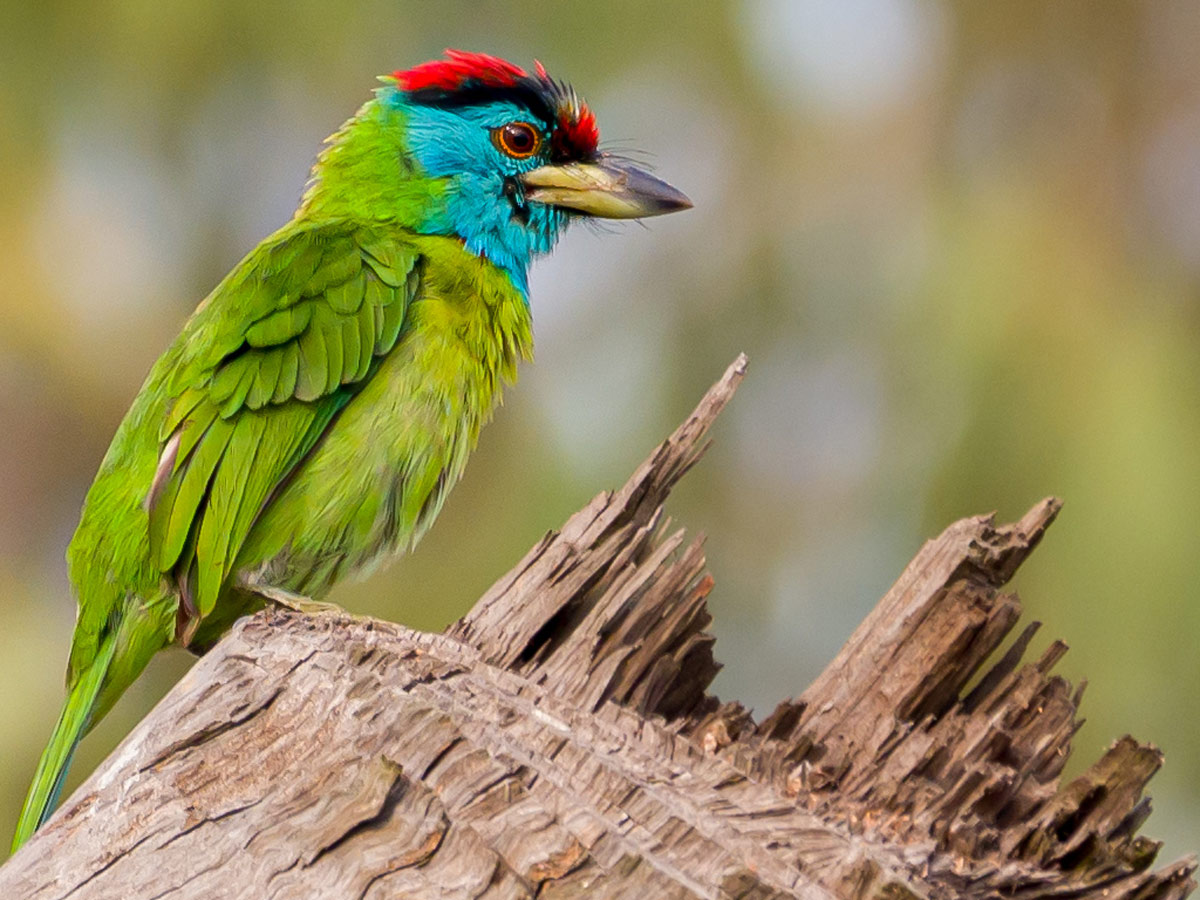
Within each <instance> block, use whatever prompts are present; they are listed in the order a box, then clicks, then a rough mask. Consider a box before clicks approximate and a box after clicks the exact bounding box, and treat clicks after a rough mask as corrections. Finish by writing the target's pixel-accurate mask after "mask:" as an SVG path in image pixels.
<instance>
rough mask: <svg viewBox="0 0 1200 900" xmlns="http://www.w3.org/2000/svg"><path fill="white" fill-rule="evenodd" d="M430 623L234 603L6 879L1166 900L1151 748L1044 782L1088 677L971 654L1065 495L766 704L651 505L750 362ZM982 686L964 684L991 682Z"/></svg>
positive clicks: (900, 600)
mask: <svg viewBox="0 0 1200 900" xmlns="http://www.w3.org/2000/svg"><path fill="white" fill-rule="evenodd" d="M744 366H745V361H744V360H742V359H739V360H738V361H737V362H736V363H735V364H734V365H733V366H732V367H731V368H730V370H729V371H728V372H727V373H726V375H725V377H724V378H723V379H722V380H721V381H720V382H719V383H718V384H717V385H716V386H714V388H713V390H712V391H710V392H709V394H708V396H706V398H705V400H704V401H703V402H702V404H701V405H700V407H698V409H697V410H696V412H695V413H694V414H693V415H692V417H691V418H689V419H688V421H687V422H685V423H684V425H683V426H682V427H681V428H680V429H679V430H678V431H676V433H675V434H674V435H672V437H671V438H670V439H669V440H668V441H666V442H665V443H664V444H663V445H662V446H660V447H659V448H658V450H656V451H655V453H654V454H653V455H652V456H651V458H650V459H648V460H647V461H646V462H645V463H644V464H643V465H642V466H641V467H640V468H639V469H638V470H637V472H636V473H635V474H634V476H633V477H632V478H631V479H630V481H629V483H628V484H626V485H625V487H623V488H622V489H621V490H619V491H617V492H615V493H613V494H607V493H606V494H601V495H600V496H598V497H597V498H596V499H595V500H593V501H592V502H591V503H590V504H588V506H587V507H585V508H584V509H583V510H581V511H580V512H579V513H576V514H575V515H574V516H573V517H571V519H570V520H569V521H568V522H567V523H566V525H565V526H564V527H563V529H562V530H561V531H560V532H557V533H553V534H550V535H548V536H547V537H546V538H545V539H543V540H542V541H541V542H539V543H538V545H537V546H536V547H534V548H533V549H532V550H531V551H530V553H529V554H528V555H527V556H526V557H525V559H523V560H522V561H521V562H520V563H519V564H518V565H517V566H516V568H514V569H513V571H512V572H510V573H509V574H508V575H506V576H505V577H504V578H502V579H501V580H500V581H499V582H497V583H496V585H495V586H494V587H493V588H492V589H491V590H490V591H489V592H488V593H487V594H486V595H485V596H484V597H483V598H482V599H481V600H480V601H479V602H478V603H477V604H476V606H475V608H474V609H473V610H472V611H471V613H470V614H469V615H467V616H466V617H465V618H464V619H463V620H461V621H460V622H459V623H457V624H456V625H455V626H454V627H452V628H451V629H450V630H449V631H448V632H447V633H446V634H441V635H431V634H421V633H418V632H414V631H412V630H410V629H406V628H404V627H402V626H399V625H394V624H391V623H386V622H379V621H374V620H369V619H359V618H352V617H349V616H318V617H305V616H301V615H297V614H294V613H288V612H269V613H263V614H260V615H257V616H255V617H253V618H251V619H247V620H244V621H242V622H240V623H239V624H238V625H237V626H236V627H235V628H234V630H233V632H232V633H231V634H230V635H229V636H228V637H227V638H226V639H225V640H223V641H222V642H221V643H220V644H219V645H218V646H217V647H216V648H215V649H214V650H213V651H212V652H210V653H209V654H208V655H207V656H206V657H205V658H204V659H202V660H201V661H200V662H198V663H197V665H196V666H195V667H194V668H193V669H192V671H191V672H190V673H189V674H188V675H187V676H186V677H185V678H184V679H183V680H182V681H181V682H180V683H179V684H178V685H177V686H176V687H175V688H174V689H173V690H172V691H171V692H170V694H168V695H167V697H166V698H165V699H164V700H163V701H162V702H161V703H160V704H159V705H158V706H157V707H156V708H155V709H154V711H153V712H151V714H150V715H149V716H148V717H147V718H146V719H145V721H143V722H142V723H141V724H140V725H139V726H138V728H137V729H136V730H135V731H134V732H133V733H132V734H131V735H130V736H129V737H128V738H127V739H126V740H125V741H124V742H123V743H122V744H121V746H120V747H119V748H118V749H117V750H116V751H115V752H114V754H113V755H112V756H111V757H110V758H109V759H108V760H107V761H106V762H105V763H104V764H103V765H102V766H101V767H100V769H99V770H97V772H96V773H95V774H93V775H92V776H91V777H90V778H89V779H88V780H87V781H86V782H85V783H84V784H83V786H82V787H80V789H79V790H78V791H76V793H75V794H74V795H73V796H72V797H71V798H70V799H69V800H68V801H67V803H66V804H64V806H63V808H62V809H61V810H60V811H59V812H58V813H57V814H56V815H55V816H54V817H53V818H52V819H51V821H50V822H49V823H48V824H47V825H46V827H45V828H44V829H43V830H42V831H40V832H39V833H38V834H37V835H36V836H35V837H34V838H33V839H32V840H31V841H30V842H29V843H28V844H26V846H25V847H24V848H23V849H22V850H21V851H20V852H19V853H18V854H17V855H16V856H15V857H14V858H13V859H12V860H11V861H10V862H8V863H7V864H6V865H5V866H4V867H3V868H0V897H5V898H7V897H14V898H16V897H29V898H66V897H73V898H78V900H84V898H100V897H112V898H142V897H147V898H148V897H163V898H193V897H196V898H199V897H204V898H212V897H241V896H244V897H255V898H260V897H263V898H266V897H278V898H291V897H295V898H300V897H321V898H341V897H365V898H382V897H412V898H440V897H488V898H509V897H513V898H516V897H534V896H536V897H541V898H555V900H557V898H571V897H585V896H586V897H593V898H621V897H634V898H660V897H661V898H696V897H712V898H717V897H720V898H755V900H757V898H780V897H806V898H808V897H811V898H830V897H893V898H903V897H910V898H916V897H931V898H932V897H1022V898H1033V897H1095V898H1100V897H1104V898H1138V900H1150V898H1162V900H1167V898H1180V897H1183V896H1185V895H1186V894H1187V893H1188V892H1189V891H1190V889H1191V887H1192V886H1193V885H1192V881H1191V874H1192V872H1193V869H1194V862H1193V861H1191V860H1185V861H1182V862H1179V863H1176V864H1175V865H1173V866H1170V867H1167V868H1166V869H1161V870H1159V871H1151V869H1150V866H1151V864H1152V862H1153V860H1154V856H1155V853H1156V851H1157V849H1158V846H1157V845H1156V844H1155V843H1153V842H1152V841H1148V840H1147V839H1145V838H1141V837H1139V836H1137V830H1138V828H1139V826H1140V825H1141V823H1142V821H1143V820H1144V819H1145V817H1146V815H1147V814H1148V812H1149V805H1148V803H1147V801H1146V800H1145V799H1144V798H1143V797H1142V790H1143V788H1144V786H1145V784H1146V782H1147V780H1148V779H1149V778H1150V776H1151V775H1152V774H1153V772H1154V771H1155V770H1156V769H1157V768H1158V766H1159V764H1160V762H1161V757H1160V754H1159V753H1158V751H1157V750H1155V749H1153V748H1150V747H1146V746H1143V745H1140V744H1138V743H1137V742H1135V741H1133V740H1132V739H1130V738H1125V739H1122V740H1121V741H1119V742H1117V744H1115V745H1114V746H1113V748H1112V749H1111V750H1110V751H1109V753H1108V754H1106V755H1105V757H1104V758H1103V759H1101V760H1100V761H1099V762H1098V763H1097V764H1096V765H1095V766H1093V767H1092V768H1091V769H1090V770H1088V772H1087V773H1086V774H1085V775H1083V776H1081V777H1080V778H1078V779H1075V780H1074V781H1072V782H1071V783H1069V784H1066V785H1061V784H1060V783H1059V781H1058V776H1059V773H1060V772H1061V770H1062V766H1063V763H1064V762H1065V760H1066V757H1067V754H1068V752H1069V740H1070V737H1071V735H1072V734H1073V733H1074V731H1075V729H1076V728H1077V724H1078V723H1077V719H1076V707H1077V704H1078V700H1079V692H1078V691H1074V692H1073V691H1072V689H1071V687H1070V686H1069V685H1068V684H1067V683H1066V682H1065V681H1064V680H1063V679H1061V678H1059V677H1057V676H1053V675H1051V674H1050V670H1051V668H1052V666H1053V665H1054V663H1055V662H1056V661H1057V659H1058V658H1059V657H1060V656H1061V655H1062V652H1063V651H1064V649H1065V648H1064V647H1063V645H1061V644H1058V643H1054V644H1051V646H1050V648H1049V649H1048V650H1047V651H1045V653H1043V655H1042V657H1041V658H1040V659H1039V660H1038V661H1037V662H1034V663H1022V657H1023V655H1024V653H1025V651H1026V649H1027V647H1028V644H1029V642H1030V638H1031V637H1032V634H1033V631H1034V628H1035V626H1030V627H1028V628H1026V629H1025V630H1024V631H1023V632H1022V633H1021V634H1020V635H1019V636H1018V637H1017V639H1016V640H1015V641H1014V642H1013V643H1012V644H1011V646H1010V647H1009V649H1008V650H1007V651H1006V652H1004V653H1003V654H1001V655H1000V656H999V658H998V659H996V660H995V661H993V662H990V663H989V661H990V660H992V659H993V657H994V656H995V654H996V653H997V651H998V650H999V648H1000V645H1001V643H1002V642H1003V641H1004V639H1005V637H1006V636H1007V635H1008V634H1009V633H1010V631H1011V630H1012V629H1013V628H1014V627H1015V625H1016V623H1017V620H1018V618H1019V616H1020V604H1019V602H1018V600H1017V598H1016V597H1015V596H1014V595H1012V594H1006V593H1002V592H1001V591H1000V588H1001V587H1002V585H1003V584H1004V583H1005V582H1006V581H1007V580H1008V579H1009V578H1010V577H1011V576H1012V574H1013V572H1014V571H1015V570H1016V568H1017V566H1019V565H1020V563H1021V561H1022V560H1023V559H1024V558H1025V556H1026V555H1027V554H1028V553H1029V552H1030V551H1031V550H1032V549H1033V547H1034V546H1035V545H1036V544H1037V542H1038V540H1039V539H1040V537H1041V535H1042V533H1043V531H1044V529H1045V528H1046V527H1047V526H1048V525H1049V523H1050V522H1051V521H1052V520H1053V518H1054V515H1055V513H1056V512H1057V510H1058V503H1057V501H1054V500H1047V501H1043V502H1042V503H1040V504H1038V505H1037V506H1035V507H1034V508H1033V509H1032V510H1031V511H1030V512H1029V513H1028V514H1027V515H1026V516H1025V518H1024V519H1022V520H1021V521H1020V522H1018V523H1016V524H1015V525H1009V526H997V525H995V524H994V523H993V521H992V520H991V518H989V517H980V518H973V519H966V520H963V521H961V522H958V523H956V524H955V525H952V526H951V527H950V528H948V529H947V530H946V531H945V532H944V533H943V534H942V535H941V536H939V537H938V538H936V539H935V540H932V541H930V542H929V543H927V544H926V545H925V547H923V548H922V549H921V551H920V553H918V555H917V557H916V558H915V559H914V560H913V562H912V563H911V564H910V565H909V566H908V568H907V569H906V570H905V572H904V573H903V574H902V575H901V577H900V579H899V580H898V581H897V582H896V584H895V586H894V587H893V588H892V589H891V591H889V592H888V594H887V596H886V597H884V599H883V601H882V602H881V603H880V605H879V606H878V607H877V608H876V610H875V611H874V612H873V613H872V614H871V615H870V616H869V617H868V618H867V620H866V621H865V622H864V623H863V624H862V626H861V627H860V628H859V629H858V631H856V632H855V634H854V635H853V636H852V637H851V639H850V640H849V641H848V642H847V644H846V646H845V647H844V648H843V650H842V651H841V653H839V654H838V656H837V658H836V659H835V660H834V661H833V662H832V663H831V664H830V666H829V667H828V669H826V671H825V672H824V673H823V674H822V675H821V677H820V678H818V679H817V681H816V682H814V684H813V685H812V686H811V687H809V689H808V690H806V691H805V692H804V693H803V694H801V695H800V697H799V698H798V699H796V700H793V701H787V702H785V703H783V704H781V705H780V706H779V708H778V709H777V710H776V711H775V712H774V713H772V714H771V715H770V716H768V717H767V718H766V719H765V720H764V721H763V722H761V723H758V724H756V723H755V722H754V721H753V720H752V719H751V717H750V716H749V715H748V714H747V713H746V711H745V710H744V709H742V708H741V707H740V706H739V705H737V704H725V705H720V704H718V702H717V701H716V700H715V699H714V698H712V697H711V696H709V695H708V694H707V690H706V689H707V686H708V684H709V682H710V681H711V679H712V677H713V675H714V674H715V673H716V671H717V664H716V662H715V661H714V659H713V655H712V638H711V636H709V635H708V634H707V633H706V632H705V631H704V629H705V628H706V626H707V625H708V623H709V616H708V613H707V611H706V609H705V605H704V598H705V596H706V595H707V593H708V592H709V590H710V589H711V587H712V579H711V578H710V577H709V576H708V575H707V574H706V573H705V571H704V557H703V553H702V551H701V544H700V541H698V540H697V541H691V542H686V541H685V539H684V535H683V532H682V531H678V530H672V529H671V528H669V527H668V523H667V522H666V520H665V519H664V517H663V513H662V503H663V501H664V499H665V498H666V496H667V493H668V492H669V490H670V489H671V487H672V485H673V484H674V483H675V482H676V481H677V480H678V478H679V477H680V476H681V475H682V474H683V473H684V472H685V471H686V470H687V469H688V468H689V467H690V466H691V465H692V464H693V463H694V462H695V460H696V459H697V458H698V457H699V455H700V453H701V452H702V450H703V441H704V436H705V433H706V431H707V429H708V427H709V425H710V424H711V423H712V421H713V419H714V418H715V417H716V415H717V413H719V411H720V409H721V408H722V407H723V406H724V404H725V403H726V402H727V401H728V399H729V397H730V396H731V395H732V393H733V390H734V388H735V387H736V385H737V382H738V381H739V380H740V378H741V375H742V372H743V370H744ZM980 672H982V673H983V674H982V675H980V674H979V673H980Z"/></svg>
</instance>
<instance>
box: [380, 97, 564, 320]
mask: <svg viewBox="0 0 1200 900" xmlns="http://www.w3.org/2000/svg"><path fill="white" fill-rule="evenodd" d="M379 101H380V105H381V106H382V107H384V108H386V109H390V110H393V111H396V112H399V113H400V114H401V115H402V117H403V122H404V135H405V143H406V144H407V146H408V149H409V152H410V153H411V154H412V157H413V160H414V161H415V162H416V164H417V165H418V166H419V167H420V169H421V170H423V173H424V174H425V175H426V176H428V177H431V178H437V179H444V181H445V192H444V193H443V195H442V197H443V202H441V203H438V204H435V205H434V206H433V207H432V208H431V209H430V210H429V211H428V213H427V215H426V217H425V219H424V221H422V222H419V223H417V224H416V228H417V230H418V231H420V232H421V233H422V234H444V235H455V236H457V237H458V238H459V239H461V240H462V242H463V245H464V246H465V247H466V249H467V250H469V251H470V252H472V253H474V254H476V255H477V256H480V257H482V258H484V259H487V260H488V261H489V262H491V263H492V264H494V265H496V266H499V267H500V268H501V269H503V270H504V271H505V272H507V273H508V275H509V276H510V277H511V278H512V280H513V284H514V285H516V287H517V289H518V290H519V291H520V292H521V294H522V295H523V296H524V297H525V298H526V301H528V297H529V275H528V271H529V263H530V261H531V260H532V258H533V257H534V255H535V254H539V253H546V252H548V251H549V250H550V249H551V248H552V247H553V246H554V244H555V242H556V241H557V240H558V237H559V235H560V234H561V232H562V230H563V229H564V228H565V227H566V224H567V219H568V217H567V214H566V213H564V212H563V211H562V210H560V209H556V208H555V207H552V206H547V205H545V204H542V203H532V204H529V205H528V206H524V207H522V208H521V210H520V212H518V210H517V209H516V208H515V207H514V205H513V201H512V200H510V198H509V196H508V195H507V194H506V193H505V191H506V186H507V190H508V191H510V192H511V191H514V190H515V191H516V192H517V197H518V199H521V197H520V190H521V189H520V185H519V183H518V182H516V180H515V179H516V176H518V175H520V174H521V173H522V172H526V171H529V170H531V169H535V168H537V167H538V166H539V165H542V164H544V163H545V162H546V160H545V159H544V158H539V157H537V156H534V157H532V158H530V159H525V160H517V159H512V158H510V157H508V156H507V155H505V154H503V153H501V152H500V151H499V150H498V149H496V147H495V146H494V145H493V144H492V139H491V129H493V128H496V127H499V126H501V125H503V124H505V123H506V122H511V121H513V120H524V121H530V122H533V123H534V124H536V125H538V126H539V127H540V128H543V129H544V128H546V123H545V122H540V121H538V120H537V119H536V118H535V117H534V116H532V115H531V114H530V112H529V110H527V109H525V108H524V107H521V106H518V105H516V104H514V103H511V102H509V101H506V100H505V101H496V102H494V103H488V104H483V105H479V106H461V107H451V108H442V107H438V106H428V105H424V104H418V103H409V102H407V99H406V97H405V95H404V93H403V92H402V91H400V90H398V89H395V88H384V89H382V90H380V92H379Z"/></svg>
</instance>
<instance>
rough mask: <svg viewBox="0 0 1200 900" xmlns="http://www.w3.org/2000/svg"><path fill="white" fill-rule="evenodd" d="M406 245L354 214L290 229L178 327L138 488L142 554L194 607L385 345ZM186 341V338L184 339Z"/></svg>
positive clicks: (412, 281)
mask: <svg viewBox="0 0 1200 900" xmlns="http://www.w3.org/2000/svg"><path fill="white" fill-rule="evenodd" d="M416 261H417V255H416V253H415V252H414V251H413V250H412V248H411V247H409V246H407V245H405V244H404V243H402V242H400V241H398V240H397V239H395V238H393V237H392V236H390V235H388V234H386V233H383V232H382V231H378V232H377V231H373V230H370V229H368V228H365V227H364V226H362V225H354V224H349V223H345V224H343V223H334V224H330V223H325V224H322V225H320V226H312V225H306V226H302V227H301V226H297V227H295V228H293V229H291V230H288V231H285V232H284V233H281V235H280V236H277V237H276V238H275V239H273V240H272V241H268V242H267V243H265V244H264V245H262V246H261V247H260V248H259V249H258V250H257V251H256V252H255V253H253V254H251V256H250V257H248V258H247V259H246V260H245V262H244V263H243V264H242V265H241V266H239V267H238V268H237V269H235V270H234V272H233V273H231V274H230V276H229V277H228V278H227V279H226V280H225V281H224V282H222V284H221V285H219V286H218V287H217V289H216V291H214V293H213V295H212V296H211V297H210V298H209V301H208V304H207V305H206V306H205V307H204V308H203V309H202V310H201V311H200V312H198V313H197V316H196V317H195V319H194V320H193V322H192V323H190V325H191V326H192V328H193V330H194V339H193V342H192V343H191V347H195V350H194V352H190V353H189V352H187V351H185V353H184V354H183V363H182V365H181V366H180V367H179V369H178V370H177V371H176V373H175V374H174V376H173V377H172V379H171V390H172V396H174V398H175V399H174V401H173V403H172V406H171V411H170V412H169V414H168V415H167V417H166V419H165V420H164V422H163V425H162V428H161V430H160V434H159V437H160V440H161V442H162V451H163V453H162V456H161V458H160V463H159V466H160V470H161V471H160V476H161V477H160V478H156V479H155V483H156V489H155V491H154V492H153V493H152V494H151V496H150V497H149V498H148V502H147V506H148V509H149V513H150V548H151V557H152V559H153V560H154V562H155V564H156V565H157V566H158V568H159V570H160V571H162V572H169V573H173V575H174V577H176V578H178V579H180V580H181V581H182V580H183V579H189V580H190V581H191V583H190V585H189V591H190V592H192V596H193V597H194V600H195V604H196V609H197V611H198V612H199V614H200V615H201V617H203V616H206V615H208V614H209V613H210V612H211V611H212V609H213V607H214V606H215V604H216V601H217V597H218V595H219V594H220V591H221V588H222V586H223V585H224V583H225V581H226V579H227V578H228V576H229V575H230V573H231V570H232V567H233V564H234V561H235V560H236V558H237V555H238V551H239V550H240V548H241V546H242V544H243V542H244V541H245V540H246V536H247V535H248V534H249V533H250V530H251V528H252V527H253V525H254V522H255V520H256V519H257V517H258V515H259V513H260V512H261V511H262V509H263V506H264V504H265V503H267V502H268V500H269V498H270V496H271V494H272V492H273V491H274V490H275V488H276V487H277V486H278V485H279V484H280V483H281V482H282V481H283V479H284V478H286V477H287V475H288V473H289V472H290V471H291V470H292V469H293V468H294V467H295V466H296V465H297V464H298V463H299V462H300V461H301V460H302V459H303V458H304V456H305V455H306V454H307V453H308V452H309V450H311V449H312V447H313V445H314V444H315V443H316V442H317V440H319V439H320V437H321V435H322V434H323V433H324V431H325V429H326V428H327V427H328V426H329V424H330V422H331V421H332V420H333V418H334V417H335V416H336V415H337V413H338V411H339V410H340V409H341V408H342V407H343V406H344V405H345V404H346V403H347V402H348V401H349V400H350V398H351V397H352V396H353V395H354V393H355V391H356V390H357V389H358V387H359V386H361V384H362V383H364V382H365V381H366V380H367V379H369V378H370V376H371V374H372V372H373V371H374V367H375V363H376V362H377V361H378V359H379V357H381V356H383V355H384V354H386V353H387V352H388V351H389V350H391V349H392V347H393V346H395V343H396V341H397V340H398V338H399V335H400V331H401V328H402V325H403V322H404V319H405V312H406V310H407V307H408V304H409V302H410V301H411V299H412V297H413V295H414V293H415V291H416V287H417V272H416ZM189 349H190V347H189Z"/></svg>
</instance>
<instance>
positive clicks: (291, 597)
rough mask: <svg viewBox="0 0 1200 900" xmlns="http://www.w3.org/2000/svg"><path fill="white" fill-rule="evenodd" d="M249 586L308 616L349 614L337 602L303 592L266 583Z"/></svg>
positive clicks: (271, 600)
mask: <svg viewBox="0 0 1200 900" xmlns="http://www.w3.org/2000/svg"><path fill="white" fill-rule="evenodd" d="M249 588H250V590H252V591H253V592H254V593H256V594H258V595H259V596H260V597H262V598H263V599H265V600H269V601H270V602H271V603H274V604H276V605H277V606H282V607H285V608H287V609H291V610H294V611H295V612H298V613H304V614H305V615H306V616H344V615H348V613H347V612H346V611H345V610H344V609H342V608H341V607H340V606H338V605H337V604H336V603H323V602H322V601H320V600H313V599H312V598H311V597H305V596H304V595H303V594H294V593H292V592H291V591H288V590H284V589H283V588H278V587H271V586H270V585H265V584H254V585H249Z"/></svg>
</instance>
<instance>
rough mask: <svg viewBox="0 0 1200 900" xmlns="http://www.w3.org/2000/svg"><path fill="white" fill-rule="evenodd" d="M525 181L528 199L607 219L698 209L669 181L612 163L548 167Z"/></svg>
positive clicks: (629, 166) (570, 164)
mask: <svg viewBox="0 0 1200 900" xmlns="http://www.w3.org/2000/svg"><path fill="white" fill-rule="evenodd" d="M520 177H521V182H522V183H523V184H524V185H525V199H526V200H532V201H534V202H535V203H546V204H548V205H550V206H558V207H562V208H563V209H573V210H575V211H576V212H581V213H584V214H586V215H589V216H598V217H600V218H602V219H640V218H643V217H645V216H661V215H663V214H664V213H670V212H677V211H678V210H681V209H691V206H692V201H691V200H689V199H688V198H687V197H685V196H684V195H683V194H682V193H681V192H679V191H677V190H675V188H673V187H671V186H670V185H669V184H667V183H666V182H665V181H660V180H659V179H657V178H655V177H654V176H653V175H650V174H649V173H647V172H643V171H642V170H641V169H638V168H635V167H634V166H631V165H629V164H628V163H624V162H617V161H616V160H612V159H605V158H601V159H598V160H596V161H595V162H572V163H564V164H562V165H549V166H542V167H541V168H538V169H534V170H533V171H531V172H526V173H525V174H524V175H522V176H520Z"/></svg>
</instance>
